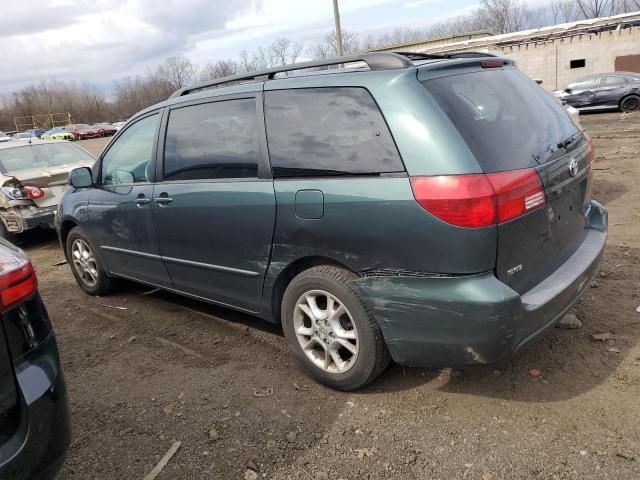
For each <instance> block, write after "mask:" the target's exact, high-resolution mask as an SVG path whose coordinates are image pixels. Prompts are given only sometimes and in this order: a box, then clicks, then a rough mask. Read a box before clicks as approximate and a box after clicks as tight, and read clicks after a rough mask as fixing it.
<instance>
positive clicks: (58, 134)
mask: <svg viewBox="0 0 640 480" xmlns="http://www.w3.org/2000/svg"><path fill="white" fill-rule="evenodd" d="M40 138H41V139H42V140H75V139H76V136H75V135H74V134H73V133H71V132H70V131H69V126H64V127H54V128H52V129H51V130H47V131H46V132H44V133H43V134H42V136H41V137H40Z"/></svg>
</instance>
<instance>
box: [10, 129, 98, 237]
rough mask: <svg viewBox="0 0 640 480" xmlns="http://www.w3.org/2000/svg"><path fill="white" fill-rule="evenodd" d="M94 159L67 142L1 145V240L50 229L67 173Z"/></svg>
mask: <svg viewBox="0 0 640 480" xmlns="http://www.w3.org/2000/svg"><path fill="white" fill-rule="evenodd" d="M94 161H95V158H94V157H92V156H91V154H89V153H88V152H87V151H86V150H84V149H82V148H81V147H79V146H77V145H75V144H72V143H70V142H65V141H58V140H51V141H43V140H37V139H34V140H32V141H31V143H27V142H22V141H12V142H6V143H0V237H3V238H7V239H9V240H11V241H14V242H15V241H16V240H17V237H16V235H17V234H19V233H22V232H24V231H25V230H28V229H30V228H34V227H47V228H52V227H53V220H54V215H55V212H56V209H57V207H58V202H59V200H60V197H61V196H62V193H63V192H64V190H65V188H66V185H67V177H68V175H69V172H70V171H71V170H72V169H74V168H77V167H79V166H90V165H92V164H93V163H94Z"/></svg>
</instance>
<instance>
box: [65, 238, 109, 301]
mask: <svg viewBox="0 0 640 480" xmlns="http://www.w3.org/2000/svg"><path fill="white" fill-rule="evenodd" d="M66 250H67V252H66V253H67V261H68V263H69V266H70V267H71V272H72V273H73V276H74V277H75V279H76V282H78V285H79V286H80V288H82V289H83V290H84V291H85V292H86V293H88V294H89V295H97V296H104V295H107V294H108V293H109V292H111V291H112V290H113V286H114V281H113V279H112V278H111V277H109V276H108V275H107V272H106V271H105V269H104V266H103V265H102V263H101V262H100V259H99V258H98V257H97V256H96V254H95V252H96V250H95V248H94V247H93V245H92V244H91V242H90V241H89V239H88V238H87V237H86V235H85V234H84V232H83V231H82V229H81V228H80V227H74V228H72V229H71V231H70V232H69V235H68V236H67V243H66Z"/></svg>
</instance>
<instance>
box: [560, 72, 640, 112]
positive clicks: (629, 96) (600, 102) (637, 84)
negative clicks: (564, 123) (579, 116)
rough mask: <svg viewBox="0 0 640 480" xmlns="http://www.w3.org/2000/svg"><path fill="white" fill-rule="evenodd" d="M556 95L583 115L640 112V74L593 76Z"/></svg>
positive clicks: (569, 86) (619, 73) (568, 86)
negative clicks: (591, 112)
mask: <svg viewBox="0 0 640 480" xmlns="http://www.w3.org/2000/svg"><path fill="white" fill-rule="evenodd" d="M553 94H554V95H555V96H556V97H558V98H559V99H560V100H562V101H563V102H564V103H566V104H568V105H571V106H572V107H575V108H577V109H579V110H581V111H588V110H612V109H618V110H621V111H623V112H635V111H638V110H640V73H631V72H613V73H605V74H601V75H590V76H588V77H584V78H581V79H579V80H577V81H576V82H573V83H571V84H569V85H567V87H566V88H564V89H562V90H556V91H555V92H553Z"/></svg>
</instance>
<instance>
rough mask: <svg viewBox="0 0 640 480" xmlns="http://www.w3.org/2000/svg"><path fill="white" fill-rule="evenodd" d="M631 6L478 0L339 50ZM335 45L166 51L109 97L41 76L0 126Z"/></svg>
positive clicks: (593, 0) (109, 110)
mask: <svg viewBox="0 0 640 480" xmlns="http://www.w3.org/2000/svg"><path fill="white" fill-rule="evenodd" d="M635 10H640V0H552V1H551V3H550V4H548V5H546V6H544V7H540V8H530V6H529V4H528V3H527V2H526V0H480V6H479V7H477V8H476V9H474V10H472V11H470V12H469V13H467V14H465V15H460V16H457V17H453V18H449V19H447V20H446V21H443V22H440V23H437V24H435V25H432V26H431V27H429V28H427V29H424V30H412V29H405V28H397V29H396V30H394V31H393V32H390V33H386V34H384V35H380V36H372V35H369V36H367V37H362V36H361V35H359V34H358V33H357V32H353V31H349V30H343V31H342V50H343V52H344V53H345V54H349V53H355V52H358V51H366V50H371V49H375V48H383V47H389V46H392V45H399V44H404V43H411V42H417V41H420V40H425V39H429V38H435V37H442V36H448V35H455V34H460V33H468V32H475V31H488V32H491V33H494V34H501V33H510V32H515V31H519V30H524V29H528V28H537V27H541V26H545V25H554V24H557V23H564V22H571V21H576V20H580V19H588V18H597V17H601V16H609V15H616V14H620V13H626V12H632V11H635ZM337 51H338V48H337V40H336V35H335V31H332V32H329V33H327V34H326V35H325V36H324V37H323V38H322V39H320V40H318V41H316V42H312V43H309V44H307V45H303V44H301V43H299V42H296V41H293V40H291V39H288V38H278V39H276V40H275V41H274V42H273V43H271V44H269V45H266V46H260V47H258V48H256V49H254V50H252V51H247V50H245V51H242V52H240V54H239V55H238V57H237V58H235V59H223V60H217V61H214V62H209V63H206V64H204V65H198V64H196V63H194V62H192V61H191V60H190V59H189V58H188V57H186V56H172V57H168V58H166V59H165V60H164V61H163V62H162V63H161V64H160V65H158V66H157V67H156V68H155V69H151V70H149V71H147V72H146V73H145V74H142V75H135V76H127V77H124V78H121V79H119V80H116V81H114V84H113V88H112V91H111V95H109V96H107V95H106V94H105V93H104V92H103V91H101V90H100V89H98V88H97V87H96V86H95V85H93V84H91V83H89V82H83V83H77V82H59V81H41V82H40V83H35V84H32V85H29V86H27V87H24V88H22V89H21V90H19V91H17V92H13V93H11V94H5V95H4V96H1V97H0V129H3V130H9V129H13V125H14V122H13V118H14V117H15V116H28V115H36V114H46V113H57V112H71V114H72V117H73V121H74V122H77V123H95V122H101V121H117V120H125V119H127V118H129V117H130V116H131V115H133V114H134V113H136V112H138V111H140V110H142V109H143V108H145V107H148V106H149V105H153V104H154V103H157V102H160V101H162V100H165V99H166V98H167V97H169V96H170V95H171V94H172V93H173V92H174V91H175V90H177V89H179V88H182V87H184V86H186V85H190V84H193V83H196V82H198V81H206V80H210V79H216V78H221V77H225V76H228V75H233V74H236V73H240V72H248V71H253V70H258V69H263V68H268V67H274V66H279V65H284V64H287V63H293V62H295V61H296V60H298V59H300V58H302V57H306V58H312V59H321V58H328V57H332V56H335V55H336V54H337Z"/></svg>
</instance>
